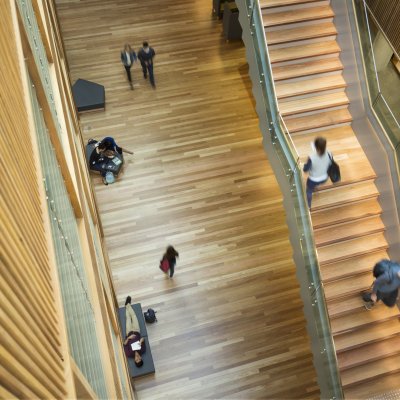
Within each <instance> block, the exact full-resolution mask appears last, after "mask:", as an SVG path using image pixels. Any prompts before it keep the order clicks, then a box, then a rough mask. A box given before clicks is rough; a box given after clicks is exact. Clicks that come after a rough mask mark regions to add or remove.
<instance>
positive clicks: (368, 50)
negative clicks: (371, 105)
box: [354, 0, 380, 98]
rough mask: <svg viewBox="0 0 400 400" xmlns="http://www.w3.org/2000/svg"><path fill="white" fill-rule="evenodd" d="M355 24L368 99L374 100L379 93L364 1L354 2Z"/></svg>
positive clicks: (370, 33) (356, 0) (357, 0)
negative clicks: (365, 77) (357, 31)
mask: <svg viewBox="0 0 400 400" xmlns="http://www.w3.org/2000/svg"><path fill="white" fill-rule="evenodd" d="M354 4H355V7H356V10H357V12H356V17H357V24H358V26H359V29H360V32H363V34H362V35H361V36H360V40H361V47H362V52H363V57H364V65H365V73H366V76H367V79H368V88H369V92H370V97H371V98H375V97H376V96H377V95H378V93H379V92H380V87H379V80H378V75H377V73H376V68H375V55H374V51H373V46H372V37H371V35H372V32H371V31H370V29H369V24H368V18H367V10H366V8H365V6H364V5H365V3H364V0H355V3H354Z"/></svg>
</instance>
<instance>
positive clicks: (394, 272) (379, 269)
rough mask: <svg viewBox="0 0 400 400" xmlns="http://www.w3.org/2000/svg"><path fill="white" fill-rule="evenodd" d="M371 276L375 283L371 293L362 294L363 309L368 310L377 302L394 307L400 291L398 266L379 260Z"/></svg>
mask: <svg viewBox="0 0 400 400" xmlns="http://www.w3.org/2000/svg"><path fill="white" fill-rule="evenodd" d="M372 274H373V275H374V278H375V281H374V283H373V284H372V289H371V291H367V292H364V293H362V299H363V300H364V306H365V308H366V309H367V310H370V309H371V308H372V307H373V306H374V305H375V304H376V303H377V302H378V301H379V300H382V302H383V303H384V304H385V305H387V306H388V307H394V305H395V304H396V301H397V297H398V295H399V289H400V264H399V263H396V262H393V261H390V260H381V261H379V262H378V263H376V264H375V266H374V269H373V271H372Z"/></svg>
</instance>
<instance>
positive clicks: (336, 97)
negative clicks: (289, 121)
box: [279, 91, 349, 117]
mask: <svg viewBox="0 0 400 400" xmlns="http://www.w3.org/2000/svg"><path fill="white" fill-rule="evenodd" d="M347 104H349V99H348V98H347V96H346V93H345V92H344V91H340V92H336V93H328V94H323V95H317V96H310V97H306V98H303V99H295V100H289V101H284V102H283V101H282V102H280V103H279V109H280V111H281V114H282V116H283V117H285V116H287V115H294V114H300V113H304V112H309V111H315V110H322V109H324V108H332V107H338V106H343V105H347Z"/></svg>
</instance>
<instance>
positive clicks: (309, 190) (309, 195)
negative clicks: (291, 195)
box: [306, 178, 327, 208]
mask: <svg viewBox="0 0 400 400" xmlns="http://www.w3.org/2000/svg"><path fill="white" fill-rule="evenodd" d="M326 181H327V179H325V180H324V181H322V182H314V181H312V180H311V179H310V178H308V179H307V185H306V186H307V188H306V193H307V203H308V208H311V201H312V194H313V191H314V189H315V188H316V187H317V186H318V185H322V184H323V183H325V182H326Z"/></svg>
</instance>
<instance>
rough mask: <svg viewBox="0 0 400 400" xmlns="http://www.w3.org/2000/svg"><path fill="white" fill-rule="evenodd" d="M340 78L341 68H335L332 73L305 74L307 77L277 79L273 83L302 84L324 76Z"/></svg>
mask: <svg viewBox="0 0 400 400" xmlns="http://www.w3.org/2000/svg"><path fill="white" fill-rule="evenodd" d="M272 75H274V70H272ZM338 75H339V76H340V75H342V68H339V69H338V68H335V69H334V70H333V71H326V72H320V73H315V74H307V75H303V76H296V77H293V78H286V79H279V80H275V79H274V81H275V82H279V83H283V84H286V83H295V82H302V81H307V80H310V79H317V78H322V77H325V76H338ZM345 86H346V85H345V84H342V85H341V87H345Z"/></svg>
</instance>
